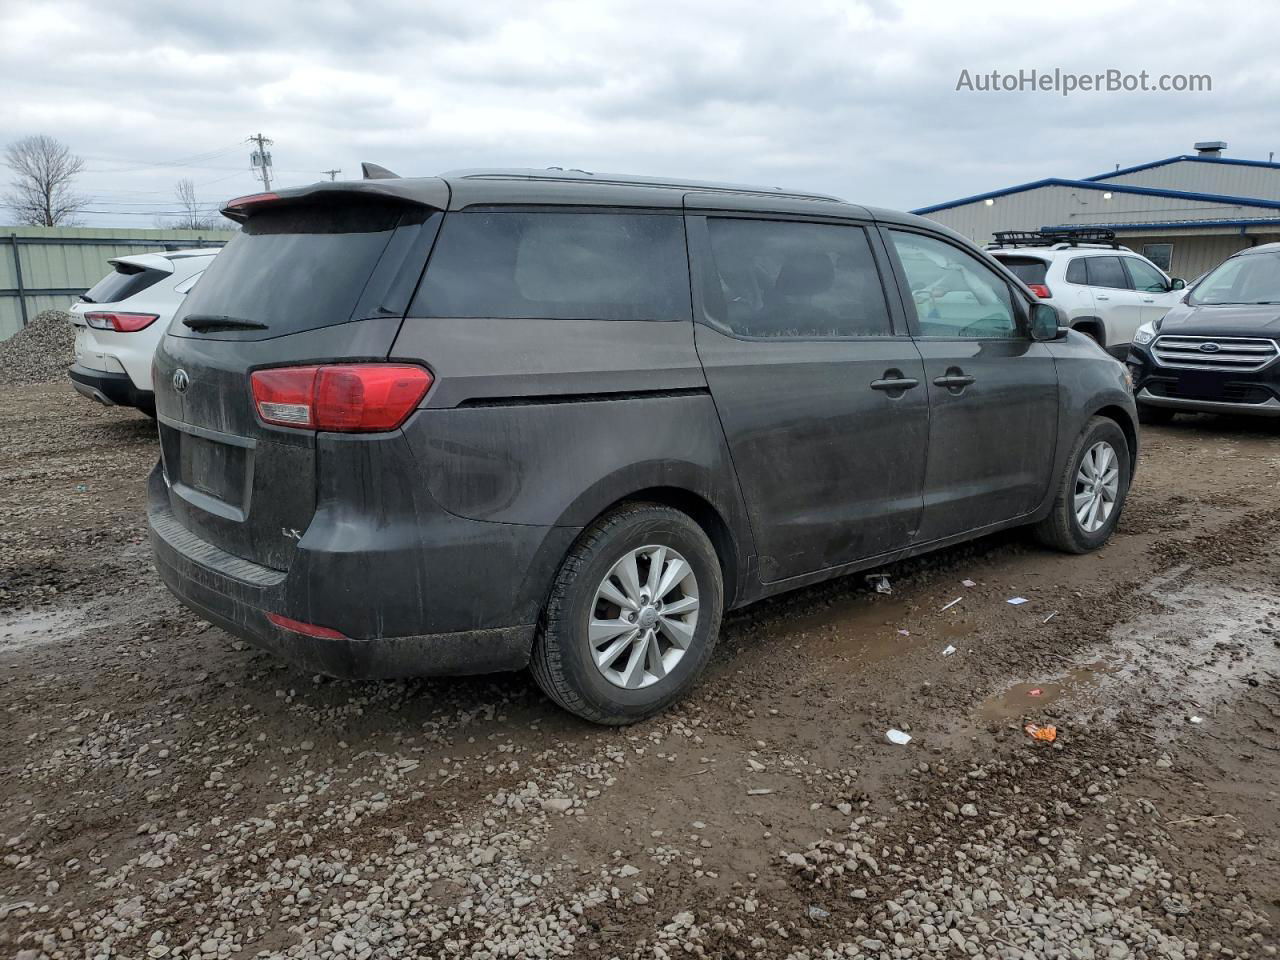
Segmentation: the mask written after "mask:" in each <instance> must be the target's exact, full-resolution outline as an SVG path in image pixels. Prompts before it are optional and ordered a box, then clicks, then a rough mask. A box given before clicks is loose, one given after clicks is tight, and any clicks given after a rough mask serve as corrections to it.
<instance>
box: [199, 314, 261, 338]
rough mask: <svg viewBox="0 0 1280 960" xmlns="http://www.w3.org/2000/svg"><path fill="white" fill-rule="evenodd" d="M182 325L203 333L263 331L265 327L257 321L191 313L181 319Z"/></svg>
mask: <svg viewBox="0 0 1280 960" xmlns="http://www.w3.org/2000/svg"><path fill="white" fill-rule="evenodd" d="M182 325H183V326H184V327H189V328H190V329H192V330H195V331H196V332H197V333H205V332H207V331H209V330H265V329H267V325H266V324H265V323H259V322H258V321H257V320H245V319H244V318H243V317H226V316H221V315H219V314H213V313H193V314H191V315H190V316H187V317H183V318H182Z"/></svg>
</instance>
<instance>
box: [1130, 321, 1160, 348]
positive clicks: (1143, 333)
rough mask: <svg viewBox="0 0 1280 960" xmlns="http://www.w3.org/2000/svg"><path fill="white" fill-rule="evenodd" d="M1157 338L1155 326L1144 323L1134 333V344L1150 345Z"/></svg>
mask: <svg viewBox="0 0 1280 960" xmlns="http://www.w3.org/2000/svg"><path fill="white" fill-rule="evenodd" d="M1155 338H1156V328H1155V324H1152V323H1144V324H1143V325H1142V326H1140V327H1139V328H1138V329H1137V330H1135V331H1134V333H1133V342H1134V343H1140V344H1144V345H1145V344H1148V343H1150V342H1151V341H1152V340H1154V339H1155Z"/></svg>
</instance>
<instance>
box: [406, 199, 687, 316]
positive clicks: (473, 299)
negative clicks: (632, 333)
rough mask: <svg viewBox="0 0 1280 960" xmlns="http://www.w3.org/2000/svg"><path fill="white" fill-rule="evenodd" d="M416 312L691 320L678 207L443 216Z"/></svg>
mask: <svg viewBox="0 0 1280 960" xmlns="http://www.w3.org/2000/svg"><path fill="white" fill-rule="evenodd" d="M409 310H410V316H416V317H492V318H499V319H518V318H539V317H541V318H550V319H559V320H687V319H689V317H690V316H691V312H692V308H691V306H690V300H689V265H688V259H687V255H686V253H685V240H684V218H683V217H682V216H679V215H678V214H675V215H672V214H643V213H618V212H614V211H608V212H605V211H602V212H600V213H558V212H536V213H528V212H515V211H497V212H483V213H481V212H475V213H468V212H465V211H464V212H460V213H450V214H448V215H446V216H445V218H444V223H443V224H442V225H441V227H440V236H439V238H438V239H437V240H436V246H435V250H434V251H433V252H432V254H431V261H430V263H428V264H427V274H426V277H425V278H423V281H422V285H421V286H420V287H419V288H418V292H417V294H416V295H415V296H414V298H413V305H412V306H411V307H410V308H409Z"/></svg>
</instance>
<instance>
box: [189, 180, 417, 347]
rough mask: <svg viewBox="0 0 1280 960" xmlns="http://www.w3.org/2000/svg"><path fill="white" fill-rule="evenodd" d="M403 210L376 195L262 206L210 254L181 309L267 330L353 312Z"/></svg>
mask: <svg viewBox="0 0 1280 960" xmlns="http://www.w3.org/2000/svg"><path fill="white" fill-rule="evenodd" d="M404 213H405V210H404V207H400V206H393V205H386V204H380V203H358V204H348V205H337V206H334V205H328V206H323V207H321V206H313V207H284V208H282V209H279V210H270V209H267V210H263V211H262V212H260V213H257V214H255V215H254V216H252V217H250V218H249V219H248V221H246V222H245V225H244V227H243V229H242V230H241V232H240V233H239V234H237V235H236V236H235V237H233V238H232V239H231V242H230V243H228V244H227V245H226V246H225V247H224V248H223V249H222V252H220V253H219V254H218V255H217V256H216V257H214V259H213V262H212V263H210V264H209V266H208V267H207V268H206V269H205V271H204V274H203V276H201V278H200V282H199V283H198V284H196V285H195V288H194V289H192V291H191V292H190V293H189V294H188V295H187V299H186V301H185V303H184V305H183V309H182V311H181V312H180V313H179V316H180V317H191V316H226V317H234V318H237V319H242V320H252V321H256V322H258V323H264V324H266V326H267V331H268V332H269V334H270V335H272V336H276V335H279V334H287V333H297V332H299V331H301V330H314V329H316V328H318V327H327V326H332V325H333V324H335V323H343V322H345V321H347V320H350V319H351V314H352V311H353V310H354V309H355V306H356V302H357V301H358V300H359V298H360V294H361V292H362V291H363V290H364V286H365V283H366V282H367V281H368V280H369V275H370V274H371V273H372V272H373V268H374V267H375V266H376V265H377V263H378V258H379V257H381V255H382V251H383V250H385V249H386V246H387V243H388V241H389V240H390V239H391V234H392V231H394V230H395V228H396V226H397V224H398V223H399V222H400V220H401V218H402V216H403V215H404ZM172 332H173V333H177V334H185V333H186V331H185V330H184V329H183V328H182V326H181V325H180V324H175V325H174V326H173V327H172Z"/></svg>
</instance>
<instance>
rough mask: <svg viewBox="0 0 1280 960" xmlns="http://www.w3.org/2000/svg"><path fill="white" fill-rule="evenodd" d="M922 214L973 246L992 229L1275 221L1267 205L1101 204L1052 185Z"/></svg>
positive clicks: (1133, 200) (1091, 193)
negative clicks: (1150, 222)
mask: <svg viewBox="0 0 1280 960" xmlns="http://www.w3.org/2000/svg"><path fill="white" fill-rule="evenodd" d="M1190 166H1205V164H1190ZM926 216H928V217H929V218H930V219H932V220H937V221H938V222H939V223H942V224H945V225H946V226H948V227H950V228H951V229H952V230H956V231H958V232H959V233H962V234H964V235H965V236H966V237H968V238H969V239H970V240H973V241H974V242H975V243H978V244H984V243H988V242H989V241H990V240H991V239H992V234H993V233H994V232H995V231H997V230H1038V229H1039V228H1040V227H1044V226H1063V225H1071V226H1087V225H1096V226H1100V227H1105V226H1107V224H1110V223H1132V222H1138V221H1142V222H1149V221H1153V220H1218V219H1222V220H1237V219H1249V218H1260V217H1274V216H1276V211H1275V210H1274V209H1271V208H1268V207H1250V206H1245V205H1242V204H1222V203H1209V202H1207V201H1202V200H1182V199H1179V198H1175V197H1148V196H1141V195H1137V194H1131V193H1113V194H1112V196H1111V199H1110V200H1105V199H1103V196H1102V191H1100V190H1089V189H1081V188H1077V187H1062V186H1052V187H1037V188H1036V189H1034V190H1024V191H1022V192H1021V193H1011V194H1008V195H1006V196H1003V197H995V198H994V202H993V203H992V204H991V206H987V205H986V204H985V203H984V202H983V201H981V200H978V201H975V202H973V203H966V204H964V205H963V206H959V207H950V208H948V209H946V210H937V211H935V212H933V213H930V214H926Z"/></svg>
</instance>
